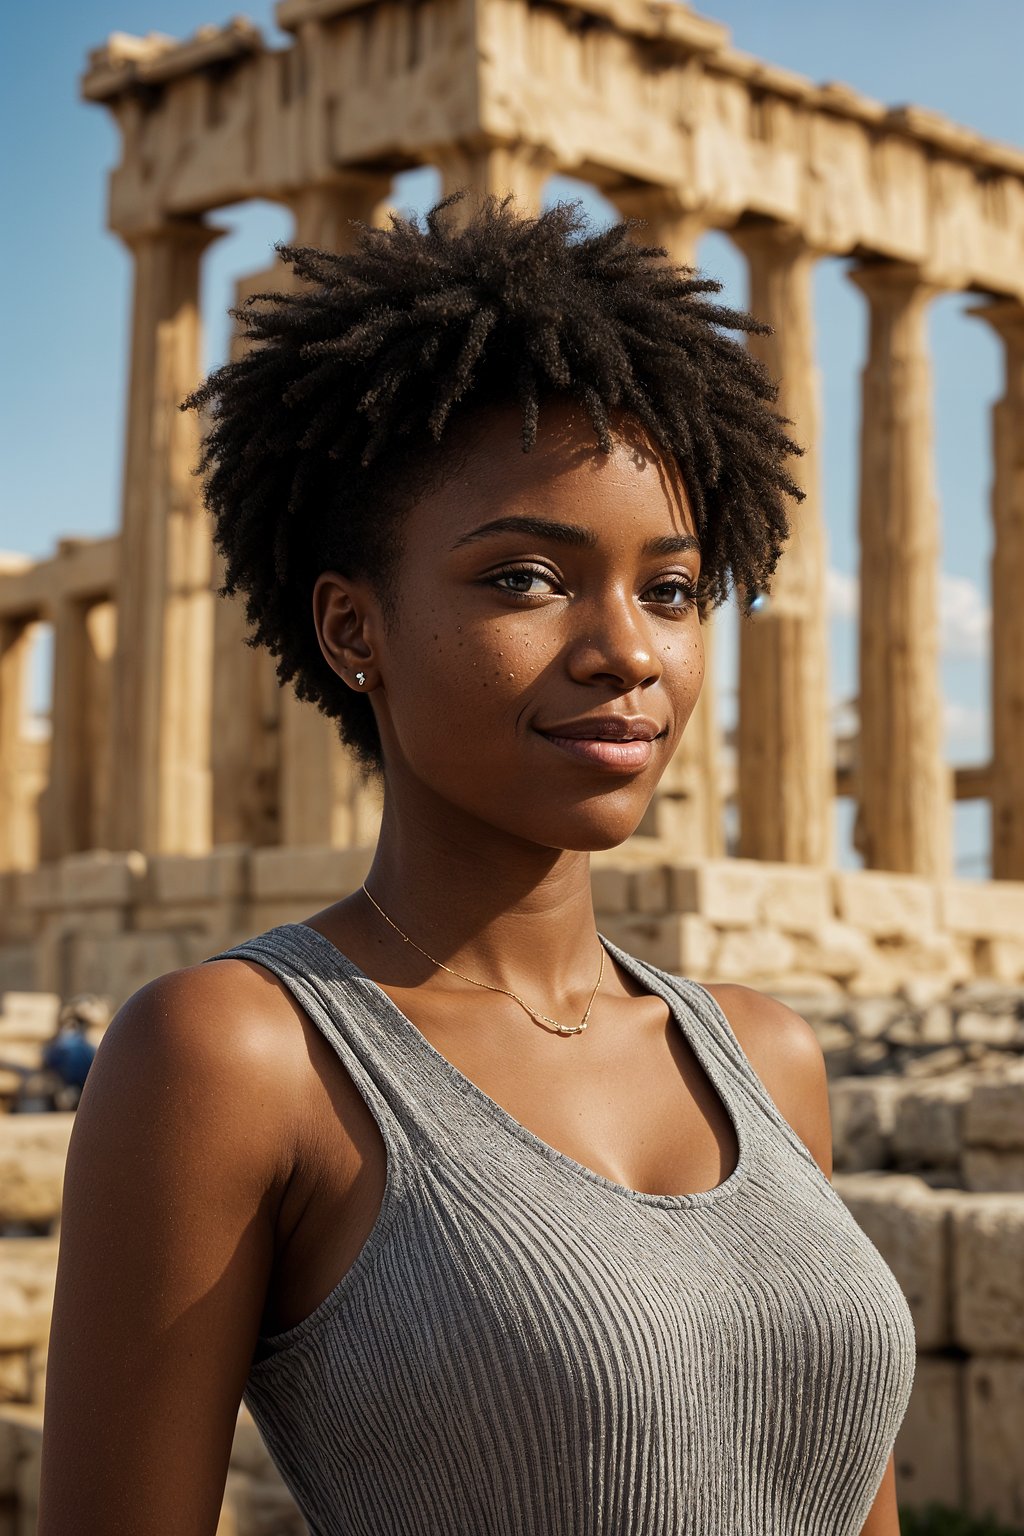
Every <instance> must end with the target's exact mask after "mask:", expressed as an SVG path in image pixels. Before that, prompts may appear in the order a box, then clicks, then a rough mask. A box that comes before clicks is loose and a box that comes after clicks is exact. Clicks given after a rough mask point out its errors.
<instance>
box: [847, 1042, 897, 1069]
mask: <svg viewBox="0 0 1024 1536" xmlns="http://www.w3.org/2000/svg"><path fill="white" fill-rule="evenodd" d="M889 1055H890V1052H889V1047H888V1046H887V1045H886V1043H885V1041H884V1040H855V1041H854V1042H853V1059H852V1062H851V1067H850V1070H851V1072H861V1073H863V1074H865V1075H869V1074H872V1073H881V1072H886V1071H888V1069H889Z"/></svg>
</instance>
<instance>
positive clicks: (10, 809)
mask: <svg viewBox="0 0 1024 1536" xmlns="http://www.w3.org/2000/svg"><path fill="white" fill-rule="evenodd" d="M33 623H34V620H32V619H16V618H0V869H29V868H31V866H32V865H33V864H35V863H36V862H37V859H38V847H39V842H38V831H37V824H36V818H35V815H34V806H33V803H32V800H31V798H30V796H29V793H28V788H29V782H28V780H29V776H28V774H27V773H26V760H27V754H26V750H25V731H24V716H25V706H26V700H27V694H28V664H29V658H30V656H31V654H32V629H33Z"/></svg>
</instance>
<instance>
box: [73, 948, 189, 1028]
mask: <svg viewBox="0 0 1024 1536" xmlns="http://www.w3.org/2000/svg"><path fill="white" fill-rule="evenodd" d="M182 954H183V950H182V943H181V939H180V937H179V936H178V935H177V934H173V933H120V934H115V935H113V936H111V937H110V938H107V939H103V938H99V937H97V936H96V935H94V934H85V933H82V934H75V935H74V937H73V939H72V941H71V943H70V945H69V948H68V953H67V958H66V962H65V964H66V988H67V990H68V991H69V992H72V991H74V992H98V993H100V994H101V995H102V996H104V997H109V998H110V1000H111V1005H112V1006H113V1007H114V1008H115V1009H116V1008H119V1007H120V1006H121V1004H122V1003H123V1002H124V1001H125V999H126V998H128V997H131V995H132V994H133V993H134V992H137V991H138V990H139V988H140V987H143V986H145V985H146V983H147V982H149V981H152V980H153V979H154V977H156V976H165V975H166V974H167V973H168V971H174V970H178V969H179V968H180V966H181V965H182V963H183V961H182Z"/></svg>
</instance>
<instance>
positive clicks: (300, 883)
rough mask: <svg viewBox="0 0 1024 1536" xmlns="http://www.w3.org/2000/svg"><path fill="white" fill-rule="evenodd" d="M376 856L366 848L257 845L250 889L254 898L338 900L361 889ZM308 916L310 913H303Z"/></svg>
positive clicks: (371, 850) (252, 860) (252, 863)
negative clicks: (273, 846)
mask: <svg viewBox="0 0 1024 1536" xmlns="http://www.w3.org/2000/svg"><path fill="white" fill-rule="evenodd" d="M372 858H373V849H372V848H369V847H366V848H320V847H316V846H314V845H311V846H310V847H308V848H304V847H298V848H254V849H253V850H252V853H251V855H250V873H249V880H250V890H251V892H252V896H253V898H254V899H255V900H259V901H284V900H286V899H288V898H295V897H297V898H299V899H300V900H301V901H303V902H306V903H307V904H308V903H310V902H312V901H314V900H315V901H317V902H318V903H320V904H322V903H323V901H339V900H340V899H341V897H343V896H348V895H349V894H350V893H351V892H352V891H356V890H358V889H359V886H360V885H361V883H362V882H363V880H365V878H366V875H367V872H368V871H369V868H370V863H371V860H372ZM302 915H303V916H306V915H308V908H307V912H306V913H303V914H302Z"/></svg>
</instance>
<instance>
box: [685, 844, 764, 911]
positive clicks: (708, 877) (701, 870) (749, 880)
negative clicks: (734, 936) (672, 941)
mask: <svg viewBox="0 0 1024 1536" xmlns="http://www.w3.org/2000/svg"><path fill="white" fill-rule="evenodd" d="M760 872H761V865H760V864H759V863H758V862H757V861H756V860H754V859H700V860H695V861H693V862H692V863H686V864H672V865H670V866H669V891H670V901H671V904H672V908H673V910H674V911H677V912H698V913H699V914H700V915H701V917H703V918H704V919H705V920H706V921H707V922H709V923H714V924H716V925H717V926H718V927H720V928H746V927H749V926H750V925H751V924H752V923H756V921H757V911H758V887H757V884H756V882H757V881H758V880H759V879H760Z"/></svg>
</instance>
